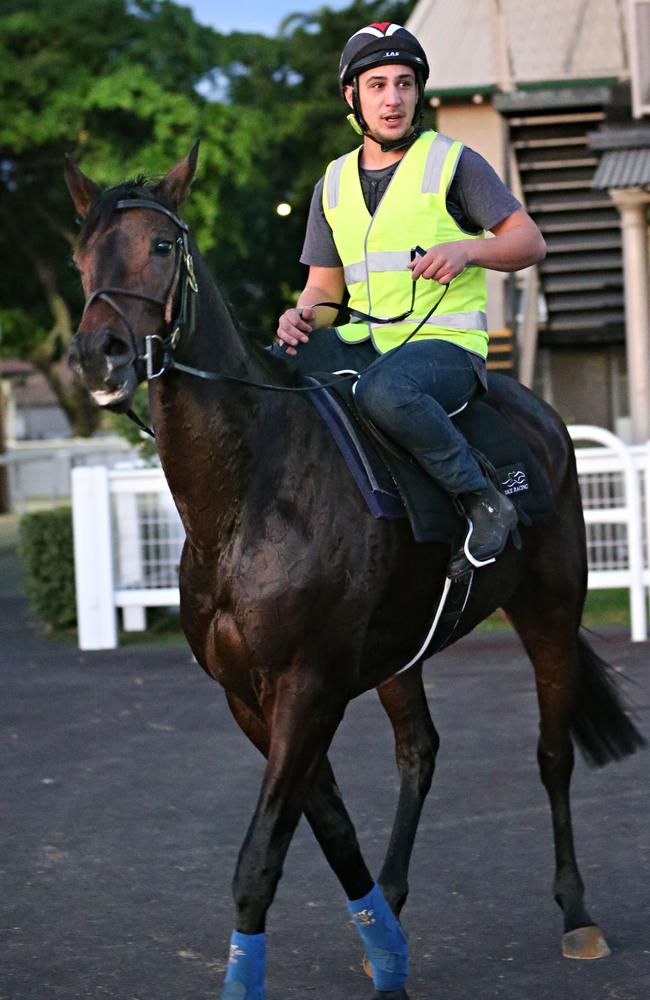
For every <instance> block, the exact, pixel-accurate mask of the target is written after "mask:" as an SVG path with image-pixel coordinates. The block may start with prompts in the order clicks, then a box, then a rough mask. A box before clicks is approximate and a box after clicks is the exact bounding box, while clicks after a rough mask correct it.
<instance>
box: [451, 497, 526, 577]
mask: <svg viewBox="0 0 650 1000" xmlns="http://www.w3.org/2000/svg"><path fill="white" fill-rule="evenodd" d="M459 499H460V503H461V506H462V508H463V510H464V511H465V514H466V516H467V519H468V521H469V531H468V533H467V536H466V538H465V542H464V545H463V549H464V552H465V555H466V557H467V559H468V561H469V562H470V563H471V565H472V566H477V567H479V566H485V565H486V564H487V563H491V562H494V560H495V559H496V557H497V556H498V555H499V554H500V553H501V552H503V550H504V548H505V546H506V543H507V541H508V537H509V535H510V532H511V531H513V530H514V529H515V528H516V526H517V511H516V510H515V508H514V506H513V505H512V503H511V502H510V500H509V499H508V497H506V496H504V495H503V493H500V492H499V490H498V489H497V488H496V486H495V485H494V483H492V482H491V481H490V480H488V481H487V485H486V486H485V487H484V488H483V489H481V490H476V491H475V492H473V493H464V494H463V495H462V496H461V497H460V498H459Z"/></svg>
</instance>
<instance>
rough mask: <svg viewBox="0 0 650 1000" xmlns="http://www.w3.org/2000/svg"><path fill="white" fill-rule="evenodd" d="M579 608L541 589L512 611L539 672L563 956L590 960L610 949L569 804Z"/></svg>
mask: <svg viewBox="0 0 650 1000" xmlns="http://www.w3.org/2000/svg"><path fill="white" fill-rule="evenodd" d="M556 586H557V581H556ZM567 596H570V595H567ZM556 600H557V598H556ZM574 603H575V602H573V601H571V600H569V601H568V602H567V603H566V604H565V605H564V607H561V608H559V607H558V606H557V605H555V606H553V607H550V608H549V607H548V606H545V602H544V591H543V588H541V587H539V586H538V587H535V588H531V590H530V591H529V593H528V596H527V598H526V599H525V600H523V599H522V598H521V597H519V598H518V599H517V600H513V601H512V603H511V604H509V605H508V606H507V607H506V611H507V612H508V614H509V615H510V617H511V619H512V621H513V624H514V626H515V628H516V629H517V632H518V633H519V635H520V637H521V640H522V642H523V644H524V646H525V648H526V651H527V653H528V655H529V656H530V659H531V660H532V663H533V666H534V668H535V680H536V686H537V697H538V702H539V710H540V735H539V743H538V750H537V759H538V762H539V768H540V774H541V778H542V782H543V784H544V787H545V789H546V792H547V794H548V797H549V801H550V805H551V813H552V818H553V837H554V844H555V882H554V886H553V888H554V895H555V899H556V902H557V903H558V905H559V906H560V908H561V910H562V913H563V915H564V936H563V938H562V954H563V955H564V956H565V957H567V958H582V959H590V958H603V957H605V956H606V955H608V954H609V949H608V947H607V944H606V942H605V940H604V938H603V936H602V933H601V931H600V929H599V928H598V927H597V926H596V925H595V924H594V922H593V920H592V919H591V917H590V915H589V913H588V911H587V909H586V906H585V901H584V883H583V881H582V878H581V875H580V872H579V870H578V864H577V861H576V855H575V848H574V842H573V827H572V822H571V808H570V804H569V786H570V782H571V774H572V771H573V764H574V752H573V743H572V740H571V720H572V717H573V714H574V711H575V706H576V699H577V695H578V691H579V688H580V671H581V662H580V649H579V645H578V635H577V632H578V617H579V612H578V613H577V614H576V613H572V611H571V607H572V605H574ZM581 603H582V602H581V601H580V606H581Z"/></svg>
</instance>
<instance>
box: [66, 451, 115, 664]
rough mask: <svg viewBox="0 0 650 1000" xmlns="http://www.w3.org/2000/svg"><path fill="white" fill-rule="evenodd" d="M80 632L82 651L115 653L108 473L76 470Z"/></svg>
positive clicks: (98, 469) (84, 468)
mask: <svg viewBox="0 0 650 1000" xmlns="http://www.w3.org/2000/svg"><path fill="white" fill-rule="evenodd" d="M72 512H73V518H72V522H73V532H74V562H75V585H76V592H77V628H78V633H79V648H80V649H115V647H116V646H117V612H116V609H115V597H114V585H113V546H112V531H111V507H110V495H109V491H108V469H107V468H106V467H105V466H79V467H78V468H75V469H73V470H72Z"/></svg>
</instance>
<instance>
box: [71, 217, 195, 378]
mask: <svg viewBox="0 0 650 1000" xmlns="http://www.w3.org/2000/svg"><path fill="white" fill-rule="evenodd" d="M115 208H116V210H120V211H124V210H127V209H130V208H147V209H150V210H151V211H153V212H161V213H162V214H163V215H166V216H167V217H168V218H169V219H171V220H172V222H173V223H174V225H176V226H177V227H178V229H179V230H180V233H179V236H178V237H177V238H176V240H175V242H174V245H175V248H176V249H175V253H176V262H175V265H174V273H173V275H172V280H171V282H170V285H169V288H168V289H167V294H166V295H165V298H164V299H158V298H156V297H155V296H153V295H147V294H146V293H145V292H135V291H132V290H131V289H129V288H113V287H105V288H96V289H95V290H94V291H93V292H91V293H90V295H89V296H88V298H87V299H86V302H85V304H84V311H83V315H84V316H85V315H86V312H87V311H88V309H89V308H90V306H91V305H92V304H93V302H96V301H97V300H100V301H102V302H106V304H107V305H109V306H110V307H111V309H113V310H114V312H116V313H117V315H118V316H119V317H120V319H121V320H122V322H123V323H124V325H125V326H126V328H127V330H128V331H129V337H130V338H131V346H132V348H133V354H134V359H135V361H136V362H138V361H144V362H145V365H146V371H147V379H154V378H158V377H159V376H160V375H164V373H165V372H166V371H167V370H168V369H169V368H171V367H172V365H173V351H174V348H175V347H176V345H177V344H178V342H179V340H180V338H181V336H182V334H184V333H186V334H188V335H191V334H192V333H193V332H194V327H195V324H196V300H195V297H194V296H195V295H196V293H197V292H198V290H199V287H198V285H197V282H196V276H195V274H194V261H193V259H192V254H191V253H190V245H189V229H188V226H187V223H185V222H183V220H182V219H180V218H179V217H178V216H177V215H176V214H175V213H174V212H172V211H171V210H170V209H169V208H165V206H164V205H160V204H159V203H158V202H155V201H149V200H147V199H146V198H124V199H122V200H121V201H118V202H117V203H116V205H115ZM179 286H180V300H179V307H178V313H177V315H176V317H175V319H173V320H171V321H170V322H168V321H167V314H168V312H171V309H172V306H173V299H174V295H175V292H176V288H177V287H179ZM115 295H125V296H127V297H128V298H132V299H139V300H140V301H141V302H152V303H153V304H154V305H156V306H160V308H161V309H162V312H163V322H164V324H165V325H166V326H167V328H168V331H169V332H168V333H167V335H166V336H163V335H162V334H161V333H149V334H147V335H146V336H145V338H144V342H145V351H144V354H139V353H138V347H137V342H136V338H135V333H134V331H133V327H132V326H131V323H130V321H129V318H128V316H127V314H126V312H125V311H124V309H122V307H121V306H120V305H119V303H117V302H116V301H115V299H114V297H113V296H115ZM82 319H83V317H82ZM156 343H157V344H158V346H159V348H160V350H161V351H162V360H161V363H160V367H159V368H158V371H154V351H155V349H156Z"/></svg>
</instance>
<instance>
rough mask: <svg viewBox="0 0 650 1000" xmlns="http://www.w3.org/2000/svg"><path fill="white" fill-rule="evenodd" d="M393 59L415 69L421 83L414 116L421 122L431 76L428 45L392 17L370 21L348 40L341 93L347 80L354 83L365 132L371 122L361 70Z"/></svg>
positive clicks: (356, 108) (415, 122) (356, 105)
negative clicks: (366, 112) (362, 97)
mask: <svg viewBox="0 0 650 1000" xmlns="http://www.w3.org/2000/svg"><path fill="white" fill-rule="evenodd" d="M390 63H402V64H404V65H405V66H411V67H412V68H413V69H414V70H415V77H416V80H417V83H418V92H419V93H418V103H417V106H416V108H415V114H414V116H413V125H414V126H416V127H417V126H418V125H419V122H420V118H421V115H422V105H423V103H424V85H425V83H426V81H427V78H428V76H429V63H428V62H427V57H426V54H425V51H424V49H423V48H422V46H421V45H420V43H419V42H418V40H417V38H416V37H415V35H413V34H411V32H410V31H407V29H406V28H403V27H402V26H401V25H400V24H391V23H390V22H388V21H382V22H381V23H376V24H369V25H368V27H366V28H361V30H360V31H356V32H355V33H354V35H352V37H351V38H349V39H348V40H347V42H346V44H345V48H344V49H343V52H342V54H341V60H340V62H339V83H340V86H341V93H343V92H344V88H345V86H346V84H348V83H351V84H352V108H353V111H354V117H355V118H356V121H357V123H358V125H359V127H360V128H361V130H362V132H367V125H366V122H365V121H364V118H363V115H362V113H361V102H360V101H359V93H358V88H357V78H358V76H359V73H363V72H365V70H367V69H372V68H373V67H374V66H381V65H387V64H390Z"/></svg>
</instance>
